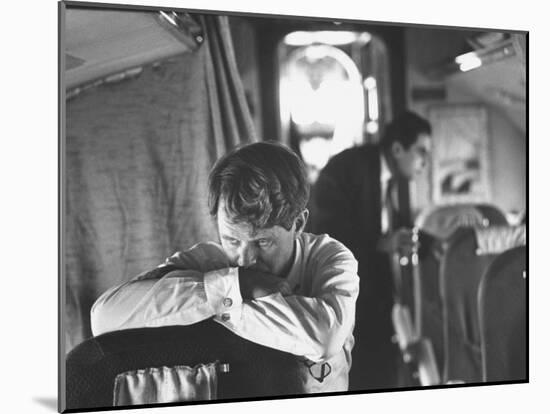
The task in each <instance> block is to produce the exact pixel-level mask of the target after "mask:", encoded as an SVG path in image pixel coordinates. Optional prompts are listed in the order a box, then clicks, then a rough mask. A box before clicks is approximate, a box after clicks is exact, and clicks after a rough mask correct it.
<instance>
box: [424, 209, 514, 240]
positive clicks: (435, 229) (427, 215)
mask: <svg viewBox="0 0 550 414" xmlns="http://www.w3.org/2000/svg"><path fill="white" fill-rule="evenodd" d="M507 224H508V222H507V221H506V217H505V216H504V213H502V212H501V211H500V210H499V209H498V208H497V207H495V206H493V205H490V204H452V205H443V206H437V207H435V208H432V209H430V210H426V211H424V212H422V213H421V214H420V215H419V216H418V218H417V220H416V225H417V226H418V227H419V228H420V229H421V230H423V231H425V232H426V233H429V234H431V235H432V236H435V237H438V238H440V239H446V238H448V237H450V236H451V235H452V234H453V233H454V232H455V231H456V230H457V229H458V228H460V227H490V226H505V225H507Z"/></svg>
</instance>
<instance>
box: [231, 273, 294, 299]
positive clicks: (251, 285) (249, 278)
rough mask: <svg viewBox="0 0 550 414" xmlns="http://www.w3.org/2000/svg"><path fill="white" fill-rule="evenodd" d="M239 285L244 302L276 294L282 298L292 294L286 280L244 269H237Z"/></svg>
mask: <svg viewBox="0 0 550 414" xmlns="http://www.w3.org/2000/svg"><path fill="white" fill-rule="evenodd" d="M239 285H240V288H241V296H242V297H243V299H244V300H246V299H258V298H261V297H264V296H268V295H272V294H274V293H278V292H280V293H281V294H282V295H283V296H287V295H290V294H291V293H292V292H291V291H290V287H289V286H288V283H287V282H286V280H284V279H282V278H280V277H277V276H273V275H270V274H268V273H264V272H260V271H258V270H252V269H247V268H246V267H239Z"/></svg>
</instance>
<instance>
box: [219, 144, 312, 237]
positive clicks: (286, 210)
mask: <svg viewBox="0 0 550 414" xmlns="http://www.w3.org/2000/svg"><path fill="white" fill-rule="evenodd" d="M208 186H209V199H208V204H209V209H210V214H211V215H212V216H213V217H216V215H217V213H218V209H219V206H220V202H221V201H223V205H224V208H225V212H226V214H227V215H228V217H230V218H231V220H232V221H233V222H235V223H248V224H250V225H252V226H253V227H254V228H257V229H258V228H269V227H273V226H275V225H278V226H281V227H284V228H285V229H287V230H290V229H291V227H292V224H293V223H294V220H295V219H296V217H297V216H298V215H299V214H300V213H301V212H302V211H303V210H304V208H305V207H306V204H307V202H308V199H309V183H308V181H307V175H306V170H305V166H304V164H303V162H302V160H301V159H300V158H299V157H298V156H297V155H296V154H295V153H294V152H292V151H291V150H290V149H289V148H287V147H286V146H284V145H282V144H279V143H276V142H268V141H265V142H256V143H253V144H248V145H244V146H241V147H237V148H235V149H233V150H232V151H230V152H229V153H227V154H225V155H224V156H223V157H221V158H220V159H219V160H218V161H217V162H216V164H215V165H214V167H213V168H212V171H211V172H210V176H209V179H208Z"/></svg>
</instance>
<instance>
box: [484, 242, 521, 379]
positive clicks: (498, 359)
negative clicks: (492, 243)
mask: <svg viewBox="0 0 550 414" xmlns="http://www.w3.org/2000/svg"><path fill="white" fill-rule="evenodd" d="M526 253H527V252H526V247H525V246H520V247H516V248H513V249H511V250H508V251H506V252H504V253H502V254H500V255H499V256H498V257H497V258H496V259H495V260H494V261H493V263H491V265H490V266H489V268H488V269H487V272H486V273H485V275H484V276H483V278H482V280H481V283H480V286H479V292H478V303H479V324H480V327H481V360H482V373H483V381H490V382H495V381H514V380H515V381H518V380H527V371H526V368H527V366H526V364H527V280H526V273H525V270H526V259H527V257H526V256H527V254H526Z"/></svg>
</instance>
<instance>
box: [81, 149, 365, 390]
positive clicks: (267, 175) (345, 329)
mask: <svg viewBox="0 0 550 414" xmlns="http://www.w3.org/2000/svg"><path fill="white" fill-rule="evenodd" d="M308 198H309V187H308V184H307V178H306V173H305V169H304V165H303V163H302V162H301V160H300V159H299V158H298V157H297V156H296V155H295V154H294V153H293V152H292V151H290V150H289V149H288V148H286V147H285V146H283V145H280V144H276V143H271V142H260V143H254V144H249V145H246V146H243V147H240V148H237V149H235V150H233V151H231V152H229V153H228V154H226V155H225V156H223V157H222V158H220V159H219V160H218V161H217V163H216V164H215V165H214V167H213V169H212V171H211V173H210V177H209V207H210V213H211V215H212V216H213V217H214V218H215V219H216V222H217V227H218V232H219V236H220V240H221V245H220V244H217V243H214V242H208V243H199V244H197V245H195V246H193V247H191V248H190V249H189V250H186V251H183V252H177V253H175V254H174V255H172V256H171V257H169V258H168V259H166V261H165V263H164V264H161V265H160V266H159V267H157V268H156V269H154V270H152V271H149V272H145V273H143V274H141V275H138V276H136V277H135V278H134V279H133V280H131V281H129V282H126V283H124V284H122V285H120V286H115V287H113V288H111V289H109V290H108V291H107V292H105V293H104V294H103V295H102V296H101V297H100V298H99V299H98V300H97V301H96V303H95V304H94V306H93V307H92V311H91V322H92V331H93V333H94V335H100V334H102V333H105V332H110V331H116V330H122V329H132V328H143V327H158V326H168V325H189V324H193V323H196V322H199V321H202V320H205V319H207V318H210V317H213V319H214V320H215V321H216V322H218V323H220V324H222V325H223V326H224V327H226V328H227V329H229V330H231V331H233V332H234V333H235V334H237V335H239V336H241V337H243V338H245V339H248V340H250V341H253V342H255V343H258V344H261V345H264V346H268V347H271V348H274V349H277V350H280V351H284V352H288V353H291V354H294V355H296V356H297V357H298V358H299V360H300V361H301V362H303V364H300V367H301V368H300V373H299V375H300V380H301V383H302V384H303V392H304V393H315V392H334V391H346V390H347V389H348V376H349V370H350V368H351V349H352V347H353V344H354V339H353V335H352V331H353V327H354V323H355V302H356V299H357V296H358V293H359V278H358V276H357V261H356V260H355V258H354V257H353V255H352V253H351V252H350V251H349V250H348V249H347V248H346V247H345V246H344V245H343V244H341V243H340V242H338V241H336V240H334V239H332V238H330V237H329V236H327V235H319V236H317V235H313V234H309V233H305V232H303V229H304V226H305V224H306V222H307V219H308V214H309V213H308V210H307V209H306V208H305V206H306V203H307V201H308Z"/></svg>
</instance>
